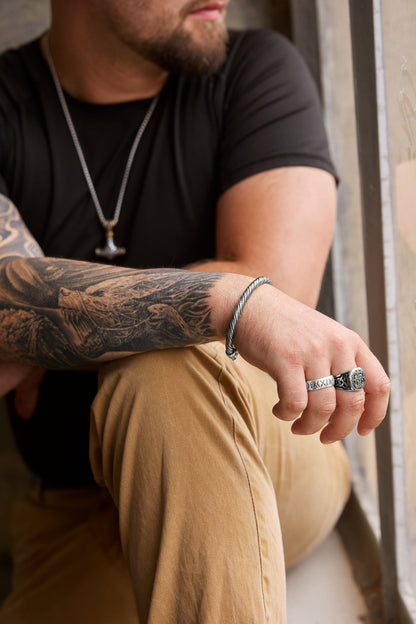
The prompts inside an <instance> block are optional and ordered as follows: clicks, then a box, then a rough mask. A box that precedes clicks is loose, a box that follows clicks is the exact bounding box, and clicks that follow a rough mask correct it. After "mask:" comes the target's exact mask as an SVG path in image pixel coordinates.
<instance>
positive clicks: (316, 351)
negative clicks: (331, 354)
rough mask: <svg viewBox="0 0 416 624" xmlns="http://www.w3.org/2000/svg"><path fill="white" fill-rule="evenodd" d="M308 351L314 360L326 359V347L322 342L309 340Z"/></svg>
mask: <svg viewBox="0 0 416 624" xmlns="http://www.w3.org/2000/svg"><path fill="white" fill-rule="evenodd" d="M310 351H311V354H312V357H313V358H314V359H317V360H322V359H323V358H325V357H326V354H327V345H326V343H325V342H323V341H322V340H319V339H317V338H315V339H313V340H311V343H310Z"/></svg>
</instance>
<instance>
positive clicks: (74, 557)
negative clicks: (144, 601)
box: [0, 486, 138, 624]
mask: <svg viewBox="0 0 416 624" xmlns="http://www.w3.org/2000/svg"><path fill="white" fill-rule="evenodd" d="M11 538H12V557H13V579H12V593H11V595H10V596H9V597H8V598H7V599H6V601H5V603H4V605H3V607H2V608H1V609H0V623H1V624H96V623H99V624H120V623H123V624H138V618H137V612H136V605H135V600H134V595H133V591H132V585H131V580H130V576H129V573H128V570H127V566H126V564H125V561H124V558H123V556H122V553H121V546H120V539H119V533H118V518H117V510H116V508H115V506H114V503H113V501H112V500H111V499H110V497H109V495H108V493H107V492H106V491H104V490H101V489H99V488H85V489H79V490H47V491H42V490H41V488H40V487H39V486H37V487H35V488H34V489H33V490H32V491H31V492H30V493H28V494H27V495H26V496H25V497H23V498H22V499H20V500H19V501H17V502H16V504H15V506H14V510H13V514H12V518H11Z"/></svg>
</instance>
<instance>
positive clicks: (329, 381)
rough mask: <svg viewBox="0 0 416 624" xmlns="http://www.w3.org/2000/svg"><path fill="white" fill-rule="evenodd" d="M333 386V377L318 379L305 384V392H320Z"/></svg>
mask: <svg viewBox="0 0 416 624" xmlns="http://www.w3.org/2000/svg"><path fill="white" fill-rule="evenodd" d="M334 384H335V379H334V376H333V375H329V376H328V377H320V378H319V379H310V380H309V381H307V382H306V390H308V392H310V391H311V390H322V389H323V388H330V387H331V386H333V385H334Z"/></svg>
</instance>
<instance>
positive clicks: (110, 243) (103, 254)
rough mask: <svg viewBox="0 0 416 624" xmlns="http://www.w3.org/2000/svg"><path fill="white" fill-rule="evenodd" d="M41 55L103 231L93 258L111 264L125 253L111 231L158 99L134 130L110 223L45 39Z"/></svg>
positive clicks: (118, 215) (47, 41) (152, 103)
mask: <svg viewBox="0 0 416 624" xmlns="http://www.w3.org/2000/svg"><path fill="white" fill-rule="evenodd" d="M45 51H46V57H47V60H48V64H49V69H50V71H51V74H52V78H53V82H54V84H55V88H56V92H57V94H58V99H59V102H60V104H61V108H62V112H63V114H64V117H65V120H66V123H67V126H68V129H69V132H70V134H71V137H72V141H73V143H74V147H75V150H76V152H77V154H78V159H79V162H80V165H81V168H82V171H83V174H84V178H85V181H86V183H87V186H88V189H89V191H90V195H91V198H92V201H93V203H94V206H95V210H96V212H97V216H98V218H99V220H100V223H101V225H102V226H103V228H104V231H105V245H104V247H97V248H96V250H95V254H96V256H98V257H99V258H107V260H113V259H114V258H116V257H117V256H122V255H124V254H125V253H126V250H125V248H124V247H117V245H116V244H115V242H114V228H115V227H116V225H117V223H118V221H119V218H120V212H121V207H122V205H123V200H124V194H125V192H126V187H127V182H128V179H129V175H130V171H131V168H132V165H133V161H134V157H135V155H136V151H137V148H138V147H139V143H140V140H141V138H142V136H143V133H144V131H145V130H146V127H147V125H148V123H149V121H150V118H151V117H152V115H153V111H154V110H155V108H156V104H157V102H158V99H159V96H158V95H157V96H156V97H154V98H153V100H152V102H151V104H150V106H149V108H148V110H147V112H146V115H145V117H144V119H143V121H142V123H141V124H140V126H139V129H138V130H137V133H136V136H135V138H134V141H133V144H132V146H131V148H130V153H129V157H128V159H127V163H126V167H125V169H124V173H123V178H122V181H121V186H120V191H119V194H118V198H117V203H116V207H115V210H114V214H113V217H112V219H106V218H105V216H104V213H103V211H102V208H101V204H100V201H99V199H98V197H97V192H96V190H95V186H94V183H93V181H92V178H91V175H90V172H89V169H88V165H87V163H86V160H85V156H84V152H83V151H82V147H81V144H80V142H79V139H78V135H77V132H76V130H75V126H74V123H73V121H72V117H71V114H70V112H69V109H68V105H67V103H66V99H65V95H64V92H63V89H62V86H61V83H60V81H59V78H58V74H57V72H56V69H55V65H54V62H53V59H52V54H51V50H50V47H49V38H48V37H46V40H45Z"/></svg>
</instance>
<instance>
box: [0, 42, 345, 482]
mask: <svg viewBox="0 0 416 624" xmlns="http://www.w3.org/2000/svg"><path fill="white" fill-rule="evenodd" d="M66 97H67V102H68V106H69V109H70V112H71V116H72V118H73V121H74V125H75V127H76V129H77V133H78V136H79V138H80V142H81V145H82V147H83V151H84V154H85V157H86V161H87V163H88V167H89V170H90V172H91V176H92V178H93V180H94V184H95V187H96V190H97V194H98V197H99V198H100V201H101V205H102V207H103V212H104V215H105V217H106V218H111V217H112V215H113V212H114V207H115V204H116V201H117V196H118V192H119V188H120V184H121V180H122V176H123V172H124V169H125V165H126V161H127V158H128V154H129V151H130V148H131V145H132V142H133V139H134V136H135V134H136V132H137V128H138V127H139V125H140V123H141V121H142V120H143V118H144V115H145V113H146V111H147V109H148V107H149V104H150V100H140V101H133V102H127V103H121V104H111V105H107V104H105V105H95V104H89V103H86V102H81V101H78V100H76V99H74V98H72V97H70V96H69V95H68V94H66ZM290 165H306V166H313V167H319V168H322V169H325V170H327V171H329V172H331V173H334V169H333V165H332V163H331V160H330V157H329V154H328V147H327V141H326V136H325V131H324V128H323V124H322V119H321V113H320V106H319V100H318V97H317V94H316V90H315V87H314V85H313V82H312V80H311V77H310V75H309V73H308V71H307V70H306V68H305V65H304V63H303V61H302V60H301V58H300V56H299V54H298V53H297V51H296V50H295V49H294V47H293V46H292V44H290V43H289V42H288V41H287V40H286V39H285V38H284V37H283V36H282V35H280V34H278V33H276V32H273V31H248V32H245V33H237V32H231V33H230V44H229V51H228V55H227V60H226V62H225V63H224V65H223V66H222V67H221V68H220V69H219V70H218V71H217V72H215V73H214V74H211V75H204V76H200V77H196V78H184V77H177V76H171V77H170V78H169V79H168V81H167V83H166V84H165V86H164V88H163V90H162V92H161V94H160V97H159V100H158V103H157V106H156V109H155V111H154V114H153V116H152V118H151V121H150V123H149V125H148V127H147V129H146V131H145V133H144V135H143V137H142V140H141V142H140V145H139V148H138V151H137V153H136V156H135V159H134V163H133V167H132V170H131V174H130V178H129V182H128V186H127V190H126V194H125V199H124V202H123V207H122V210H121V214H120V220H119V223H118V225H117V227H116V230H115V240H116V243H118V244H119V245H122V246H124V247H125V248H126V249H127V254H126V255H125V256H122V257H120V258H118V259H117V260H116V261H115V262H116V263H117V264H119V265H124V266H130V267H137V268H149V267H162V266H169V267H183V266H184V265H186V264H187V263H190V262H194V261H197V260H200V259H205V258H212V257H213V256H214V255H215V216H216V204H217V200H218V198H219V196H220V195H221V194H222V193H223V192H224V191H225V190H226V189H228V188H229V187H231V186H232V185H233V184H235V183H237V182H239V181H241V180H243V179H244V178H246V177H248V176H250V175H253V174H256V173H259V172H260V171H265V170H268V169H273V168H276V167H281V166H290ZM0 193H3V194H5V195H6V196H8V197H9V198H10V199H11V200H12V201H13V202H14V203H15V204H16V206H17V207H18V209H19V211H20V213H21V215H22V218H23V219H24V221H25V223H26V225H27V227H28V228H29V230H30V231H31V232H32V234H33V236H34V237H35V238H36V240H37V241H38V242H39V244H40V246H41V247H42V249H43V251H44V253H45V255H47V256H55V257H65V258H72V259H80V260H89V261H97V258H96V257H95V255H94V250H95V248H96V247H97V246H102V244H103V229H102V226H101V224H100V223H99V220H98V218H97V214H96V211H95V208H94V206H93V203H92V201H91V197H90V194H89V191H88V187H87V185H86V182H85V179H84V177H83V173H82V170H81V167H80V163H79V160H78V157H77V155H76V152H75V149H74V146H73V143H72V139H71V136H70V134H69V131H68V128H67V125H66V122H65V120H64V117H63V113H62V110H61V107H60V104H59V101H58V98H57V94H56V91H55V87H54V85H53V82H52V79H51V76H50V72H49V69H48V67H47V64H46V63H45V61H44V59H43V57H42V55H41V52H40V46H39V40H36V41H34V42H31V43H29V44H27V45H25V46H23V47H22V48H20V49H18V50H13V51H8V52H6V53H4V54H3V55H2V56H0ZM95 388H96V376H95V375H94V374H92V373H83V372H78V371H60V372H57V371H50V372H48V373H47V374H46V376H45V378H44V381H43V383H42V386H41V392H40V398H39V403H38V406H37V409H36V412H35V415H34V416H33V418H32V419H31V420H30V421H23V420H21V419H19V418H18V417H17V416H16V415H15V414H14V413H13V411H12V417H11V418H12V425H13V429H14V432H15V436H16V441H17V444H18V447H19V448H20V450H21V452H22V455H23V457H24V459H25V460H26V462H27V464H28V465H29V467H30V468H31V469H32V471H33V472H34V473H35V474H37V475H39V476H41V477H42V478H44V480H45V482H46V483H48V484H50V485H51V486H54V485H56V486H79V485H82V484H84V483H85V484H86V483H90V482H91V481H92V475H91V471H90V467H89V461H88V431H89V408H90V404H91V401H92V399H93V397H94V393H95Z"/></svg>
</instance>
